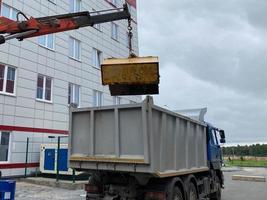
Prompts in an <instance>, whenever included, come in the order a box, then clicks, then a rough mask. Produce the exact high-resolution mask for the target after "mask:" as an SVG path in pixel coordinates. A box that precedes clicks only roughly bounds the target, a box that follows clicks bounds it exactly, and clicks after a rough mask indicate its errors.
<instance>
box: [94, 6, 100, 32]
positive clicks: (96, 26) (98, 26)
mask: <svg viewBox="0 0 267 200" xmlns="http://www.w3.org/2000/svg"><path fill="white" fill-rule="evenodd" d="M98 14H99V12H97V11H96V10H95V9H93V13H92V16H94V15H98ZM93 27H94V28H96V29H97V30H99V31H101V25H100V24H94V26H93Z"/></svg>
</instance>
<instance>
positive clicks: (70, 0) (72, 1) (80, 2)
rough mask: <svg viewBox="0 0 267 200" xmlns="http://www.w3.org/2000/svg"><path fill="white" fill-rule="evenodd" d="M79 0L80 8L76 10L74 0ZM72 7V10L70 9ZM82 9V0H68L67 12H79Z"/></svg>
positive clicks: (75, 0)
mask: <svg viewBox="0 0 267 200" xmlns="http://www.w3.org/2000/svg"><path fill="white" fill-rule="evenodd" d="M77 1H79V4H80V9H79V10H77V4H76V2H77ZM71 3H73V5H72V6H71ZM72 7H73V10H72ZM81 11H82V0H69V12H70V13H75V12H81Z"/></svg>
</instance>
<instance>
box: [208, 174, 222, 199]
mask: <svg viewBox="0 0 267 200" xmlns="http://www.w3.org/2000/svg"><path fill="white" fill-rule="evenodd" d="M215 181H216V183H215V184H216V188H217V191H216V192H214V193H212V194H211V195H210V200H221V197H222V188H221V183H220V179H219V177H218V176H216V178H215Z"/></svg>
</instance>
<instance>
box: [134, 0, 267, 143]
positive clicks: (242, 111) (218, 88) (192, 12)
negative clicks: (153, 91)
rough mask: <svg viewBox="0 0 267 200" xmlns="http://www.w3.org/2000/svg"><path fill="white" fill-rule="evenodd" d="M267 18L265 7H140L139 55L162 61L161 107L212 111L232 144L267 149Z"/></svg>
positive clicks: (196, 2)
mask: <svg viewBox="0 0 267 200" xmlns="http://www.w3.org/2000/svg"><path fill="white" fill-rule="evenodd" d="M266 12H267V1H266V0H226V1H221V0H156V1H155V0H138V25H139V42H140V43H139V48H140V55H143V56H147V55H157V56H159V57H160V75H161V79H160V81H161V82H160V95H158V96H155V102H156V103H157V104H158V105H161V106H164V105H167V106H168V108H169V109H172V110H176V109H185V108H199V107H208V112H207V115H206V121H209V122H210V123H212V124H214V125H215V126H217V127H219V128H223V129H225V131H226V136H227V139H228V140H227V141H228V142H230V143H238V142H242V143H253V142H267V15H266Z"/></svg>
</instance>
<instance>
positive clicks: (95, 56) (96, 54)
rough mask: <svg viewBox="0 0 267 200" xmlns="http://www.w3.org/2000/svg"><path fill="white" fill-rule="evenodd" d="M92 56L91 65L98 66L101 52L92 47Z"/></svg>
mask: <svg viewBox="0 0 267 200" xmlns="http://www.w3.org/2000/svg"><path fill="white" fill-rule="evenodd" d="M92 55H93V58H92V65H93V66H94V67H97V68H100V65H101V61H102V52H101V51H99V50H97V49H95V48H93V54H92Z"/></svg>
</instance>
